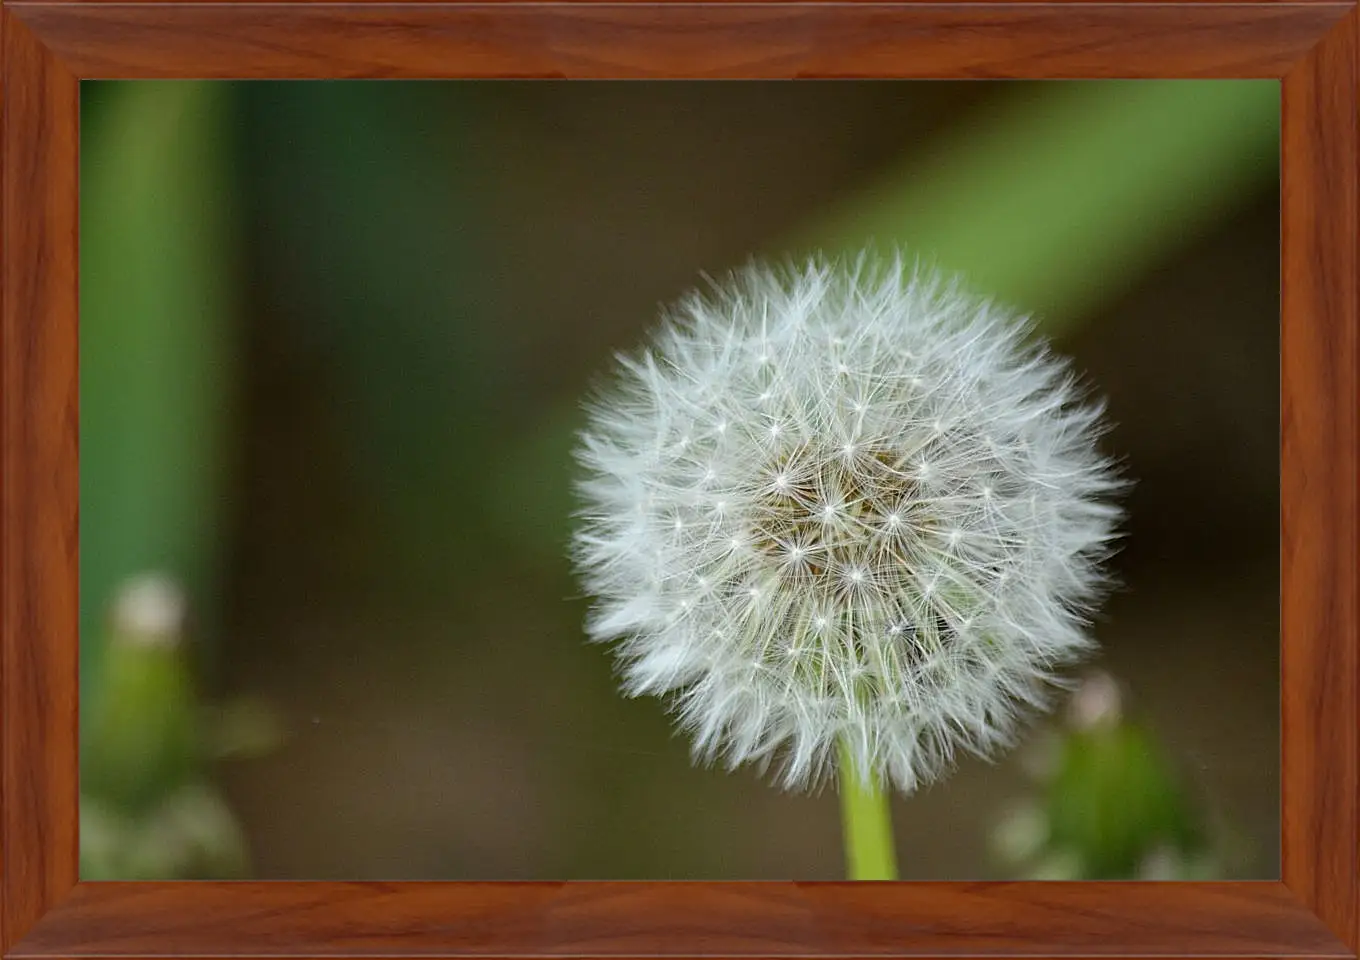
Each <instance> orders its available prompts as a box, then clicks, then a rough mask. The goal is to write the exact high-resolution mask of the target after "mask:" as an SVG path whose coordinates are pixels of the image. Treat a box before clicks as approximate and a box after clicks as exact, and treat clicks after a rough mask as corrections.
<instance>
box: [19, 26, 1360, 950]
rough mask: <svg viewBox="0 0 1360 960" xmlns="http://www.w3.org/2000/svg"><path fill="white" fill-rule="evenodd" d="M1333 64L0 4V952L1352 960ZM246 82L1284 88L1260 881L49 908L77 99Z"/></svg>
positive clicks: (1341, 96)
mask: <svg viewBox="0 0 1360 960" xmlns="http://www.w3.org/2000/svg"><path fill="white" fill-rule="evenodd" d="M1358 41H1360V21H1357V17H1356V13H1355V5H1354V4H1353V3H1332V2H1309V3H1302V4H1279V3H1261V4H1253V5H1246V4H1236V3H1205V4H1197V5H1185V4H1164V3H1153V4H1148V3H1126V4H1086V3H1080V2H1075V0H1067V2H1063V3H1044V4H1013V3H991V4H986V5H981V4H955V3H932V4H914V5H898V4H872V5H837V6H825V5H806V4H805V5H796V6H788V7H776V6H773V5H771V4H769V3H757V4H749V3H747V4H741V5H729V6H698V5H693V4H673V3H667V4H662V5H647V6H635V5H628V6H623V5H598V4H568V5H565V6H564V5H552V4H537V5H520V4H501V5H492V4H480V5H459V6H453V5H447V4H432V3H422V4H411V3H403V2H395V3H393V2H384V3H366V4H333V3H324V2H321V3H289V4H278V3H273V4H270V3H241V4H221V3H218V4H206V3H196V4H175V5H171V4H167V3H164V2H152V3H141V4H122V3H116V2H114V3H103V2H97V3H96V2H79V3H65V4H30V3H7V4H3V7H2V8H0V51H2V52H3V59H4V63H3V72H0V82H3V124H4V129H3V138H2V142H3V155H2V156H0V178H2V179H3V190H0V204H3V213H2V214H0V221H2V222H3V231H0V243H2V244H3V248H2V254H0V255H2V256H3V265H2V266H0V283H2V284H3V291H2V294H0V295H2V297H3V307H2V310H0V313H2V315H3V316H2V323H0V350H2V351H3V367H0V373H2V376H0V404H2V405H3V409H2V411H0V457H2V458H3V487H0V550H2V551H3V553H2V554H0V630H2V631H3V635H0V707H2V708H3V726H2V727H0V805H3V810H0V871H2V873H3V875H2V876H0V945H3V947H4V948H5V956H6V957H12V958H38V957H42V958H56V957H94V956H102V957H126V958H132V957H148V958H150V957H173V956H183V957H193V956H197V957H203V956H255V957H262V956H276V957H294V956H296V957H304V956H366V957H375V956H393V957H395V956H461V957H465V956H496V957H509V956H519V957H530V956H559V957H560V956H574V957H586V956H611V957H612V956H646V955H657V954H667V955H670V956H696V957H697V956H710V957H711V956H722V955H729V956H786V957H793V956H838V957H850V956H924V955H939V956H981V955H987V956H1027V957H1038V956H1064V957H1070V956H1144V957H1153V956H1157V957H1160V956H1203V957H1247V956H1252V957H1343V956H1346V957H1353V956H1355V953H1356V947H1357V942H1358V941H1360V916H1358V914H1360V881H1357V870H1358V869H1360V865H1358V864H1357V859H1360V849H1358V848H1360V825H1358V824H1357V816H1358V814H1357V791H1358V790H1360V784H1358V783H1357V780H1358V779H1360V766H1358V764H1357V749H1360V742H1358V741H1360V732H1357V723H1358V722H1360V716H1358V715H1357V696H1358V695H1360V653H1358V652H1357V644H1358V643H1360V629H1358V628H1357V617H1360V609H1358V608H1357V589H1360V575H1358V567H1357V553H1360V529H1358V525H1360V512H1358V511H1357V502H1356V501H1357V463H1358V460H1360V454H1358V453H1357V451H1358V450H1360V435H1358V433H1360V431H1358V427H1360V421H1358V418H1357V411H1356V403H1357V400H1358V399H1360V395H1358V391H1357V380H1356V378H1357V362H1358V361H1360V356H1357V350H1358V349H1360V345H1358V344H1357V339H1358V334H1357V322H1358V321H1360V317H1358V316H1357V303H1356V299H1357V288H1358V287H1360V263H1358V262H1357V258H1358V256H1360V252H1358V251H1357V235H1356V230H1357V204H1360V196H1358V194H1357V174H1358V173H1360V166H1358V162H1357V120H1358V119H1360V114H1358V113H1357V92H1356V85H1357V66H1356V57H1357V42H1358ZM271 76H272V77H489V76H538V77H576V76H581V77H586V76H612V77H624V76H629V77H631V76H676V77H680V76H688V77H696V76H710V77H720V76H721V77H793V76H822V77H830V76H872V77H1079V76H1090V77H1113V76H1128V77H1143V76H1147V77H1151V76H1181V77H1206V76H1275V77H1280V76H1283V77H1284V78H1285V80H1284V84H1283V88H1282V97H1283V106H1284V183H1283V236H1284V261H1283V264H1284V274H1283V276H1284V298H1283V310H1284V313H1283V327H1282V360H1281V362H1282V368H1281V369H1282V384H1281V389H1282V433H1281V450H1282V459H1283V463H1282V480H1281V482H1282V505H1281V531H1282V547H1281V549H1282V557H1281V559H1282V586H1281V590H1282V606H1283V611H1282V612H1283V624H1284V628H1283V639H1282V643H1283V664H1284V667H1283V670H1284V676H1283V685H1284V693H1283V718H1282V720H1283V729H1284V744H1283V763H1284V769H1283V773H1284V790H1285V792H1284V798H1283V810H1284V814H1283V838H1282V842H1283V864H1284V868H1283V882H1282V883H1278V884H1274V883H1247V884H1089V885H1082V884H1048V883H1011V884H901V885H868V886H865V885H846V884H797V883H762V884H704V883H686V884H665V883H657V884H646V883H628V884H601V883H590V884H561V883H531V884H520V883H515V884H428V883H422V884H415V883H411V884H381V883H327V884H304V883H267V884H266V883H244V884H198V883H195V884H98V885H95V884H82V885H79V886H76V887H75V888H74V890H72V884H73V883H74V880H75V873H76V860H77V856H76V813H77V811H76V740H75V738H76V710H75V703H76V694H75V684H76V675H77V674H76V649H77V644H76V581H77V543H76V540H77V482H76V479H77V475H76V470H77V452H76V445H77V396H76V393H77V387H76V383H77V381H76V275H75V269H76V222H77V218H76V196H75V194H76V182H77V156H76V150H77V122H78V120H77V114H78V106H77V86H78V85H77V82H76V78H77V77H271ZM1262 388H1263V389H1265V388H1268V387H1267V386H1266V385H1262Z"/></svg>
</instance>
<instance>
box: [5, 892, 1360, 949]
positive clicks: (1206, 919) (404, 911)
mask: <svg viewBox="0 0 1360 960" xmlns="http://www.w3.org/2000/svg"><path fill="white" fill-rule="evenodd" d="M658 953H665V954H667V955H669V956H696V957H697V956H780V957H811V956H821V957H826V956H865V957H888V956H980V955H988V956H991V955H998V956H1021V955H1023V956H1055V957H1056V956H1117V955H1137V956H1177V955H1181V956H1204V957H1210V956H1212V957H1229V956H1233V957H1236V956H1243V957H1245V956H1254V957H1341V956H1350V955H1351V951H1349V950H1348V949H1347V948H1346V947H1345V945H1343V944H1342V943H1340V942H1339V941H1338V940H1337V939H1336V938H1335V937H1333V936H1331V935H1330V934H1329V933H1328V932H1327V930H1326V928H1325V927H1324V926H1323V925H1322V924H1321V923H1319V922H1318V921H1317V919H1316V918H1315V917H1313V915H1312V913H1311V912H1310V911H1309V910H1307V909H1306V908H1304V907H1303V906H1302V905H1300V904H1299V903H1298V901H1297V900H1296V899H1295V898H1294V897H1293V896H1292V895H1291V894H1290V893H1289V891H1287V890H1286V889H1285V888H1284V887H1282V886H1281V885H1279V884H1271V883H1249V884H1230V883H1218V884H1193V885H1187V884H1179V883H1105V884H1076V883H1043V882H1036V883H1010V884H1006V883H976V884H969V883H913V884H869V885H864V884H848V883H842V884H836V883H744V884H743V883H456V884H455V883H449V884H440V883H339V884H337V883H327V884H321V883H315V884H312V883H244V884H215V883H203V884H135V883H119V884H82V885H81V886H80V887H78V888H77V890H76V892H75V895H74V896H73V897H72V898H71V899H70V900H68V901H67V902H66V903H65V904H63V905H62V906H61V907H59V908H57V910H56V911H54V912H53V913H52V914H49V915H48V917H47V919H45V920H44V921H43V922H42V923H41V924H40V925H39V927H38V928H37V929H36V930H35V931H33V933H32V934H31V935H30V936H29V937H28V938H27V939H25V940H24V941H23V942H22V943H20V944H19V945H18V946H17V947H16V948H15V949H13V950H11V951H10V952H9V954H8V956H9V957H12V958H16V960H24V958H30V960H36V958H49V957H93V956H99V957H151V956H207V955H213V956H247V957H263V956H270V957H294V956H299V957H300V956H346V957H377V956H411V957H435V956H440V957H465V956H497V957H510V956H514V957H563V956H571V957H621V956H646V955H654V954H658Z"/></svg>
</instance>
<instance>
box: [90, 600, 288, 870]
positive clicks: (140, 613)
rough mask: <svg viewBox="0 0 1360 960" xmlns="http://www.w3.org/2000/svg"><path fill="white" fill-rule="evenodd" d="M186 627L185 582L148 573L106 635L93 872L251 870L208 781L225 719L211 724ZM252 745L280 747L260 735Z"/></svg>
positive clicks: (95, 737) (99, 691)
mask: <svg viewBox="0 0 1360 960" xmlns="http://www.w3.org/2000/svg"><path fill="white" fill-rule="evenodd" d="M184 627H185V603H184V597H183V594H182V592H181V591H180V589H179V587H178V586H177V585H176V584H175V583H174V582H173V581H171V580H169V579H168V578H165V577H159V576H149V577H143V578H138V579H136V580H133V581H131V582H129V583H128V584H127V585H126V586H125V587H124V588H123V590H122V591H121V592H120V594H119V596H118V599H117V603H116V604H115V606H114V610H113V615H112V617H111V618H110V623H109V625H108V629H107V631H106V632H105V633H103V634H102V636H104V637H106V638H107V648H106V651H105V657H104V661H103V670H102V672H101V676H100V681H101V682H100V684H99V686H98V687H96V688H95V689H94V690H93V691H92V693H91V696H90V698H89V703H88V705H87V706H86V707H85V717H84V719H85V721H86V722H85V729H84V733H83V736H82V738H81V778H80V789H81V800H80V816H81V821H80V829H81V834H80V836H81V844H80V853H81V876H82V877H83V878H84V879H87V880H109V879H155V878H165V877H172V878H192V877H203V878H211V877H241V876H246V875H247V873H248V871H249V859H248V857H247V853H246V842H245V837H244V834H243V833H242V831H241V829H240V827H239V826H238V824H237V822H236V819H235V817H234V816H233V815H232V813H231V811H230V809H229V808H228V807H227V805H226V803H225V801H224V800H223V799H222V797H221V796H220V795H219V793H218V792H217V790H216V788H215V787H214V786H213V785H212V784H211V783H210V782H209V777H208V775H209V772H210V768H209V766H208V761H209V760H210V759H211V757H212V754H213V753H215V752H216V753H220V748H216V745H215V744H214V743H213V740H212V739H211V737H210V733H211V732H218V733H219V735H220V731H221V728H222V724H221V723H220V720H219V722H218V723H216V724H214V725H212V726H209V725H207V724H205V723H204V720H205V719H206V718H205V717H204V716H203V711H202V709H201V708H200V706H199V702H198V697H197V693H196V690H195V683H194V680H193V675H192V666H191V664H190V663H189V659H188V657H187V656H186V637H185V629H184ZM257 712H258V708H257ZM254 726H255V727H256V728H259V727H260V726H261V723H260V721H258V720H257V721H256V723H255V724H254ZM238 740H239V738H238ZM249 742H250V744H251V745H252V746H254V747H256V748H263V749H270V748H272V747H273V746H274V742H268V741H267V740H265V739H263V738H262V737H261V736H260V735H259V734H258V733H257V734H256V735H255V736H254V737H253V738H252V739H251V740H250V741H249ZM275 742H276V741H275Z"/></svg>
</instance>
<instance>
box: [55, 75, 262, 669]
mask: <svg viewBox="0 0 1360 960" xmlns="http://www.w3.org/2000/svg"><path fill="white" fill-rule="evenodd" d="M233 102H234V94H233V92H232V89H231V88H230V87H229V86H225V85H222V84H213V83H198V82H187V81H175V82H152V81H133V82H125V83H117V84H107V85H104V84H96V85H94V88H93V90H92V92H91V94H89V96H88V97H87V99H86V100H85V102H84V106H83V110H82V123H81V151H80V157H81V172H80V173H81V190H80V507H81V510H80V547H81V549H80V600H81V616H80V631H81V640H82V642H81V662H80V666H81V682H82V689H83V690H85V691H86V693H87V695H88V694H89V693H90V692H91V691H92V689H93V688H95V687H97V686H98V683H99V669H100V665H101V661H102V659H103V655H104V649H103V647H104V645H103V643H102V639H103V636H104V635H103V633H102V632H101V630H100V618H101V617H102V616H103V615H104V614H105V612H106V611H107V610H108V609H109V607H110V605H111V604H112V603H113V598H114V593H115V591H116V590H117V589H118V588H119V587H120V585H121V584H122V583H123V582H124V581H125V580H126V579H127V578H129V577H133V576H136V575H139V574H141V573H143V572H144V571H147V570H164V571H166V572H168V573H169V574H171V575H173V576H174V577H175V578H176V579H177V580H178V581H179V582H180V583H182V584H184V585H185V588H186V589H187V590H188V592H189V595H190V597H191V598H192V603H193V606H194V609H195V611H197V612H198V613H199V614H200V620H201V623H202V624H203V626H204V627H205V628H206V631H205V633H206V636H211V634H212V632H213V630H214V629H215V627H216V612H217V594H218V590H219V583H220V576H221V569H222V560H223V558H222V556H221V552H220V544H221V534H222V532H223V528H224V524H225V522H226V521H227V520H228V519H229V517H228V515H227V510H226V507H227V505H228V503H229V501H228V495H229V492H230V490H231V484H230V480H231V463H232V459H231V450H232V442H233V434H232V429H233V423H234V421H233V414H232V408H233V394H234V392H235V391H236V389H237V386H238V384H237V378H238V369H237V365H236V358H237V338H238V336H239V314H238V313H237V309H236V300H237V297H238V291H239V289H240V276H239V272H238V269H237V263H238V257H237V251H238V244H239V236H238V235H237V233H236V232H235V222H234V220H233V216H232V214H233V211H232V209H231V208H230V206H229V201H230V197H231V195H232V192H233V190H234V189H235V186H234V183H233V181H232V178H231V173H230V169H231V166H230V165H231V156H232V153H231V151H232V142H231V131H232V117H233ZM205 639H206V637H205Z"/></svg>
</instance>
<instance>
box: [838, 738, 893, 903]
mask: <svg viewBox="0 0 1360 960" xmlns="http://www.w3.org/2000/svg"><path fill="white" fill-rule="evenodd" d="M840 781H841V782H840V787H841V823H842V826H843V830H844V836H845V864H846V871H847V875H848V876H849V878H850V879H851V880H896V879H897V851H896V849H895V847H894V845H893V829H892V810H891V808H890V806H889V803H888V800H889V794H888V792H887V791H885V790H884V789H883V788H882V786H881V785H880V784H878V783H876V782H872V781H870V782H868V783H866V782H865V781H864V780H861V779H860V775H859V770H858V768H857V765H856V763H855V759H854V756H853V755H852V753H851V751H850V750H849V748H848V747H847V746H846V745H845V743H843V742H842V743H841V762H840Z"/></svg>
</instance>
